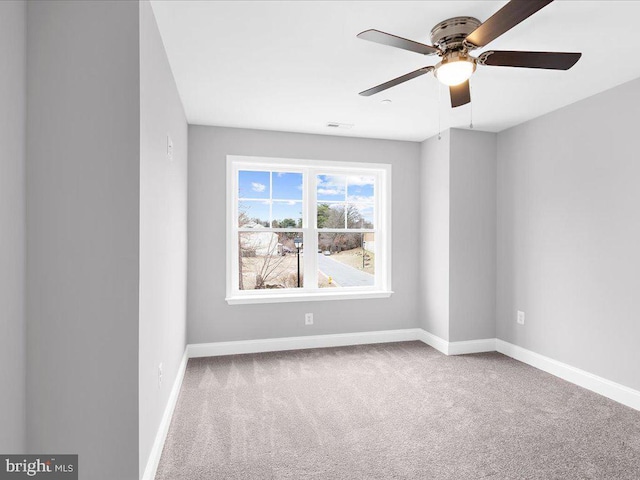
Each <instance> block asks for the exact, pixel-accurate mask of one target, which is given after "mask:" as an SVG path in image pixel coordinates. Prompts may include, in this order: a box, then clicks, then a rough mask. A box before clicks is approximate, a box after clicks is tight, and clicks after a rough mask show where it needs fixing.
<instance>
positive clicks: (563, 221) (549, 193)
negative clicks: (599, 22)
mask: <svg viewBox="0 0 640 480" xmlns="http://www.w3.org/2000/svg"><path fill="white" fill-rule="evenodd" d="M639 114H640V80H634V81H632V82H630V83H627V84H624V85H622V86H619V87H617V88H614V89H612V90H609V91H607V92H604V93H601V94H599V95H596V96H594V97H591V98H588V99H586V100H583V101H581V102H578V103H575V104H573V105H571V106H569V107H566V108H563V109H561V110H558V111H556V112H553V113H550V114H548V115H545V116H543V117H541V118H538V119H535V120H532V121H530V122H527V123H525V124H522V125H520V126H517V127H514V128H512V129H510V130H507V131H504V132H502V133H500V134H499V135H498V292H497V294H498V297H497V298H498V324H497V334H498V337H499V338H501V339H503V340H506V341H508V342H512V343H515V344H517V345H520V346H522V347H524V348H528V349H530V350H533V351H535V352H538V353H540V354H542V355H547V356H549V357H551V358H554V359H557V360H559V361H562V362H566V363H568V364H570V365H573V366H575V367H578V368H581V369H584V370H587V371H589V372H592V373H594V374H596V375H601V376H603V377H605V378H607V379H610V380H613V381H616V382H620V383H622V384H624V385H628V386H629V387H632V388H635V389H639V388H640V376H638V365H640V349H638V339H639V338H640V322H639V321H638V311H639V310H640V296H638V292H640V274H639V273H638V266H639V265H640V248H639V245H640V215H639V214H638V206H639V205H640V188H639V186H638V179H640V161H638V142H637V136H638V115H639ZM516 310H523V311H524V312H525V314H526V322H525V325H524V326H520V325H517V324H516Z"/></svg>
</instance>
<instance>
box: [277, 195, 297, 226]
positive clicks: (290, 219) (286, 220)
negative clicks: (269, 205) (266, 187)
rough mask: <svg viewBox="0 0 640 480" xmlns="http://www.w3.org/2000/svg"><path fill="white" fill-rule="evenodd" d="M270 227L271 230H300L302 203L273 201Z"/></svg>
mask: <svg viewBox="0 0 640 480" xmlns="http://www.w3.org/2000/svg"><path fill="white" fill-rule="evenodd" d="M274 190H275V188H274ZM271 226H272V227H273V228H302V202H294V201H290V202H278V201H274V202H273V220H272V222H271Z"/></svg>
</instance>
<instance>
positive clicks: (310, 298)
mask: <svg viewBox="0 0 640 480" xmlns="http://www.w3.org/2000/svg"><path fill="white" fill-rule="evenodd" d="M392 294H393V292H392V291H391V290H375V291H368V292H341V293H333V292H331V293H324V292H323V293H287V294H280V295H277V294H276V295H269V296H266V295H265V296H262V295H251V296H249V295H246V296H231V297H227V298H226V299H225V300H226V301H227V303H228V304H229V305H246V304H252V303H286V302H318V301H327V300H363V299H369V298H389V297H390V296H391V295H392Z"/></svg>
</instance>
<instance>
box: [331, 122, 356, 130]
mask: <svg viewBox="0 0 640 480" xmlns="http://www.w3.org/2000/svg"><path fill="white" fill-rule="evenodd" d="M327 127H329V128H341V129H343V130H349V129H350V128H353V123H338V122H329V123H327Z"/></svg>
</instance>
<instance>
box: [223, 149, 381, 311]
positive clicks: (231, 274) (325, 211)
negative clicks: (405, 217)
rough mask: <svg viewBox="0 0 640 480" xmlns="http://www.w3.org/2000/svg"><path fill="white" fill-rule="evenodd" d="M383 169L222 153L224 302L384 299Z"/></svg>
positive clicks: (375, 166) (342, 163)
mask: <svg viewBox="0 0 640 480" xmlns="http://www.w3.org/2000/svg"><path fill="white" fill-rule="evenodd" d="M390 185H391V166H390V165H386V164H370V163H345V162H323V161H312V160H291V159H273V158H258V157H240V156H228V157H227V186H228V189H229V191H228V195H227V238H228V242H227V251H226V254H227V302H228V303H230V304H236V303H263V302H284V301H301V300H328V299H340V298H379V297H388V296H390V295H391V293H392V292H391V275H390V263H391V243H390V240H391V238H390V227H391V218H390V195H391V191H390V188H391V187H390Z"/></svg>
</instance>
